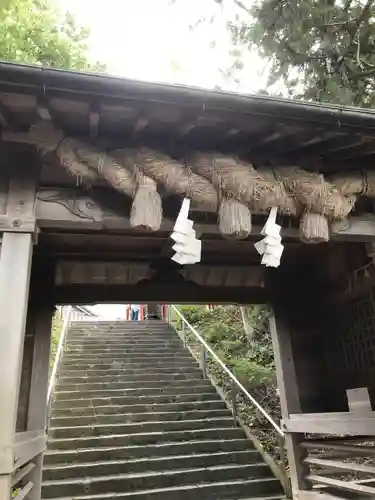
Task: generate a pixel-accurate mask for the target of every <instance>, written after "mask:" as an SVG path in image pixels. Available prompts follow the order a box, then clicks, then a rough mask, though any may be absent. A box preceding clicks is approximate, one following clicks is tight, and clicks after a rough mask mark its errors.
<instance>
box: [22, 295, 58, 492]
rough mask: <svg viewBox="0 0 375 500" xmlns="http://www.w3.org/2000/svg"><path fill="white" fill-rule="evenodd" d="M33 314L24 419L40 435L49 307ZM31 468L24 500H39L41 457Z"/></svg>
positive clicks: (38, 308) (46, 375)
mask: <svg viewBox="0 0 375 500" xmlns="http://www.w3.org/2000/svg"><path fill="white" fill-rule="evenodd" d="M33 312H34V314H33V318H32V319H33V327H34V328H33V329H34V349H33V365H32V373H31V385H30V396H29V411H28V419H27V430H28V431H44V430H45V424H46V417H47V415H46V412H47V404H46V402H47V391H48V381H49V362H50V348H51V331H52V317H53V307H52V306H51V305H48V301H46V303H44V304H40V305H39V306H35V308H34V311H33ZM33 461H34V463H35V468H34V469H33V471H32V473H31V474H30V476H29V480H30V481H32V482H33V484H34V487H33V489H32V490H31V492H30V494H29V496H28V499H29V500H40V498H41V486H42V469H43V453H40V454H39V455H38V456H37V457H36V458H35V459H34V460H33Z"/></svg>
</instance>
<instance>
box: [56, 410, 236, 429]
mask: <svg viewBox="0 0 375 500" xmlns="http://www.w3.org/2000/svg"><path fill="white" fill-rule="evenodd" d="M231 415H232V413H231V412H230V411H229V410H228V409H222V410H195V411H194V410H191V411H185V412H177V411H176V412H162V413H152V412H147V413H118V414H113V415H89V416H77V415H75V416H72V417H52V418H51V421H50V426H51V428H54V427H65V426H66V427H73V426H80V425H94V424H115V423H123V424H126V423H130V422H160V421H164V422H177V421H181V420H184V419H186V420H201V419H210V418H219V417H230V416H231Z"/></svg>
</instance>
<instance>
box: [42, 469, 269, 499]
mask: <svg viewBox="0 0 375 500" xmlns="http://www.w3.org/2000/svg"><path fill="white" fill-rule="evenodd" d="M269 475H270V471H269V468H268V467H267V466H266V465H265V464H260V465H258V464H242V465H241V464H239V465H226V466H222V465H219V466H214V467H207V468H200V469H183V470H170V471H163V472H149V473H143V474H116V475H110V476H98V477H85V478H82V479H81V478H78V479H67V480H56V481H46V482H44V483H43V486H42V491H43V498H54V497H56V496H57V495H59V496H64V495H65V496H72V495H85V494H86V495H87V494H91V495H95V494H100V493H111V492H119V493H126V492H129V493H130V492H134V491H135V490H137V489H141V488H142V489H152V488H166V487H168V488H171V487H174V486H182V485H196V484H197V483H208V482H214V481H230V480H236V479H246V480H249V479H250V478H262V479H261V480H259V481H260V482H261V481H262V480H263V478H265V477H267V476H269Z"/></svg>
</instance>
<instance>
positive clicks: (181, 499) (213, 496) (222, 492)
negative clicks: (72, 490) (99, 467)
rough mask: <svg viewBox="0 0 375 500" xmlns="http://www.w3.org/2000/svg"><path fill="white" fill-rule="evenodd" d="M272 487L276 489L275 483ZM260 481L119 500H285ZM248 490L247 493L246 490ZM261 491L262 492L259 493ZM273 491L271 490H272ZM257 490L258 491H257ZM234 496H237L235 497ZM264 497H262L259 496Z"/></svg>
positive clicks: (97, 498) (93, 498) (77, 499)
mask: <svg viewBox="0 0 375 500" xmlns="http://www.w3.org/2000/svg"><path fill="white" fill-rule="evenodd" d="M269 481H270V487H272V488H274V486H273V484H272V483H273V481H272V480H269ZM258 482H259V481H258V480H253V479H251V480H249V481H229V482H224V483H209V484H197V485H196V486H180V487H175V488H163V489H153V490H142V491H138V492H135V493H117V494H116V499H118V500H122V499H124V500H192V499H193V500H285V495H283V494H278V495H275V494H273V493H272V492H271V491H270V492H267V493H265V492H264V491H263V490H264V489H267V486H266V487H265V488H263V487H261V485H259V486H256V483H258ZM246 489H247V490H248V491H247V492H246V491H245V490H246ZM259 489H260V491H259ZM270 489H271V488H270ZM249 490H254V495H252V496H251V497H249V494H251V493H250V492H249ZM255 490H256V491H255ZM233 495H236V496H235V497H234V496H233ZM259 495H262V496H259ZM55 498H56V500H112V499H113V498H114V496H113V493H107V494H102V495H101V494H99V495H79V496H74V497H69V498H66V497H65V498H61V497H55Z"/></svg>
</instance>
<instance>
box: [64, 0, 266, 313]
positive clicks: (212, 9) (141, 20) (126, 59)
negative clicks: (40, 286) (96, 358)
mask: <svg viewBox="0 0 375 500" xmlns="http://www.w3.org/2000/svg"><path fill="white" fill-rule="evenodd" d="M58 2H59V4H60V7H61V8H62V9H63V10H69V11H70V12H71V13H72V14H73V15H74V16H75V18H76V20H77V21H78V22H79V24H82V25H84V26H87V27H89V28H90V31H91V37H90V40H89V45H90V56H91V57H92V58H93V59H94V60H99V61H100V62H103V63H105V64H106V66H107V71H108V73H109V74H112V75H115V76H122V77H128V78H134V79H139V80H146V81H153V82H168V83H177V84H184V85H192V86H198V87H204V88H214V87H215V86H219V87H220V88H222V89H224V90H231V91H237V92H242V93H254V92H255V91H256V90H258V89H259V88H261V87H264V86H265V83H266V76H267V72H266V71H265V64H264V62H263V61H261V60H260V59H259V58H258V57H257V55H256V54H253V53H250V52H249V51H246V54H245V55H244V63H245V68H246V69H245V71H243V72H242V74H241V81H240V83H234V82H233V81H231V80H229V79H227V78H225V77H223V74H222V72H221V71H220V69H224V70H225V69H226V68H228V67H229V66H230V64H231V61H232V59H231V56H230V49H231V48H232V44H231V40H230V36H229V33H228V30H227V27H226V19H228V17H233V16H234V15H235V12H233V11H230V12H229V11H226V12H222V11H221V10H220V7H219V6H218V5H217V4H215V1H214V0H176V1H175V2H174V3H173V4H171V0H106V1H99V0H58ZM212 16H214V17H215V19H216V21H215V22H213V23H202V24H199V25H198V26H196V27H195V28H194V29H192V26H193V25H196V22H197V20H199V19H201V18H206V19H210V18H212ZM213 41H214V42H215V43H213ZM93 310H94V311H95V312H96V313H97V314H99V315H100V317H101V318H104V319H108V320H111V319H116V318H124V316H125V307H124V306H123V305H97V306H94V307H93Z"/></svg>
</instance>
